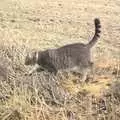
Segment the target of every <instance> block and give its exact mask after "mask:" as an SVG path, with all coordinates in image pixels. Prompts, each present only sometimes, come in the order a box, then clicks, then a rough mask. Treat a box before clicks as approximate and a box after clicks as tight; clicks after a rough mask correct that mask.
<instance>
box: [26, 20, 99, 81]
mask: <svg viewBox="0 0 120 120" xmlns="http://www.w3.org/2000/svg"><path fill="white" fill-rule="evenodd" d="M94 24H95V34H94V36H93V38H92V40H91V41H90V42H89V43H87V44H83V43H74V44H68V45H65V46H62V47H60V48H57V49H47V50H44V51H34V52H31V53H28V54H27V56H26V58H25V65H33V66H34V67H33V69H32V70H31V71H29V75H31V74H32V73H33V72H34V71H36V70H37V69H41V70H47V71H48V72H51V73H54V74H55V75H56V74H57V72H58V71H59V70H62V71H64V70H65V71H66V70H67V71H77V72H80V73H82V75H83V77H82V80H83V81H85V80H86V77H87V73H88V70H89V69H91V68H92V66H93V62H92V61H91V48H92V47H93V46H94V45H95V43H96V42H97V41H98V38H99V37H100V32H101V30H100V28H101V24H100V20H99V19H98V18H95V20H94Z"/></svg>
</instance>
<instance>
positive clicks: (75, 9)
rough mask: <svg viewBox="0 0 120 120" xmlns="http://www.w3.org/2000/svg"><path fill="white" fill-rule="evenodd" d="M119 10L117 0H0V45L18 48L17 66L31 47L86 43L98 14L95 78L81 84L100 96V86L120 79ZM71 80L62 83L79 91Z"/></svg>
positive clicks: (22, 63)
mask: <svg viewBox="0 0 120 120" xmlns="http://www.w3.org/2000/svg"><path fill="white" fill-rule="evenodd" d="M119 12H120V1H119V0H86V1H83V0H58V1H56V0H44V1H43V0H4V1H2V0H1V1H0V44H1V45H0V46H8V47H10V48H12V46H15V47H16V48H18V49H20V52H19V51H18V50H17V53H19V56H21V58H20V59H22V60H21V61H19V60H18V59H15V60H18V61H19V62H20V63H17V65H18V66H21V65H22V66H24V57H25V55H26V53H27V52H28V51H31V50H32V49H35V50H44V49H48V48H58V47H60V46H62V45H66V44H70V43H76V42H83V43H87V42H88V41H90V40H91V38H92V37H93V35H94V19H95V18H99V19H100V21H101V26H102V28H101V35H100V39H99V40H98V42H97V44H96V45H95V46H94V48H93V49H92V60H93V61H94V63H95V81H98V82H97V83H91V84H88V85H85V86H84V87H83V88H82V89H86V90H88V91H89V92H90V93H91V94H94V95H95V96H99V95H100V93H101V90H103V88H108V84H111V82H112V81H114V80H116V79H117V80H118V79H120V77H119V74H120V14H119ZM15 56H18V54H14V57H15ZM15 62H16V61H15ZM13 64H14V62H13ZM25 67H26V66H24V68H25ZM20 69H22V68H20ZM72 77H73V76H72ZM72 77H71V78H69V80H70V79H73V78H72ZM70 84H73V83H71V82H70ZM70 84H68V82H67V85H66V86H65V87H66V88H67V89H69V90H70V91H72V93H74V92H76V91H77V92H78V91H81V88H80V87H78V86H77V89H76V85H73V86H72V85H70ZM71 86H72V87H71ZM71 88H72V89H71ZM12 99H14V98H12ZM31 119H32V118H31ZM36 119H37V118H36ZM5 120H6V119H5Z"/></svg>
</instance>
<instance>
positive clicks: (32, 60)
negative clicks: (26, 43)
mask: <svg viewBox="0 0 120 120" xmlns="http://www.w3.org/2000/svg"><path fill="white" fill-rule="evenodd" d="M37 60H38V52H37V51H32V52H29V53H27V55H26V57H25V65H35V64H36V63H37Z"/></svg>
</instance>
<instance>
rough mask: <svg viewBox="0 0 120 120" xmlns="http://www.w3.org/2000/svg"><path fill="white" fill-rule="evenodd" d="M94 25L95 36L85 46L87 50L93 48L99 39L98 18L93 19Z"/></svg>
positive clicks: (99, 26) (99, 25)
mask: <svg viewBox="0 0 120 120" xmlns="http://www.w3.org/2000/svg"><path fill="white" fill-rule="evenodd" d="M94 24H95V34H94V37H93V38H92V40H91V41H90V42H89V43H88V44H87V46H88V47H89V48H91V47H93V46H94V45H95V43H96V42H97V40H98V38H99V37H100V32H101V30H100V28H101V24H100V20H99V19H98V18H95V20H94Z"/></svg>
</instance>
